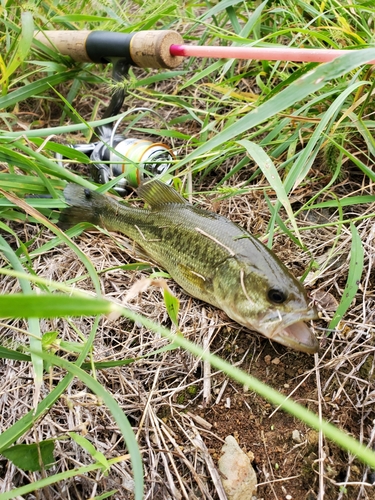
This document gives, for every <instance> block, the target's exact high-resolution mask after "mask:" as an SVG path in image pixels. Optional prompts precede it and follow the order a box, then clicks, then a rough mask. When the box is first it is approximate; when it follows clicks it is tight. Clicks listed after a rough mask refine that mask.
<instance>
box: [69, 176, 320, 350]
mask: <svg viewBox="0 0 375 500" xmlns="http://www.w3.org/2000/svg"><path fill="white" fill-rule="evenodd" d="M138 193H139V195H140V196H141V197H142V198H143V199H144V200H145V201H146V202H147V203H148V204H149V205H150V208H149V209H148V208H144V209H140V208H133V207H129V206H125V205H123V204H120V203H118V202H116V201H115V200H113V199H112V198H110V197H108V196H103V195H100V194H98V193H96V192H93V191H89V190H87V189H86V190H85V189H84V188H82V187H80V186H77V185H74V184H69V185H68V186H67V188H66V189H65V191H64V195H65V198H66V201H67V202H68V203H69V204H70V205H71V206H70V207H68V208H67V209H65V210H64V211H63V213H62V215H61V218H60V225H61V226H62V227H69V226H71V225H74V224H76V223H78V222H83V221H87V222H91V223H93V224H96V225H99V226H102V227H104V228H106V229H108V230H110V231H119V232H122V233H124V234H125V235H127V236H128V237H130V238H131V239H133V240H134V241H135V242H136V243H137V244H138V245H139V246H141V247H142V248H143V250H144V251H145V252H146V253H147V254H148V255H149V256H150V257H151V258H152V259H153V260H154V261H155V262H157V263H158V264H159V265H160V266H161V267H163V268H164V269H166V270H167V271H168V272H169V274H170V275H171V277H172V278H173V279H174V280H175V281H176V282H177V283H178V284H180V285H181V287H182V288H184V289H185V291H187V292H188V293H189V294H191V295H193V296H194V297H197V298H199V299H201V300H204V301H206V302H208V303H210V304H212V305H214V306H217V307H219V308H221V309H223V310H224V311H225V312H226V313H227V314H228V316H230V317H231V318H232V319H234V320H235V321H237V322H238V323H240V324H242V325H244V326H247V327H248V328H250V329H254V330H256V331H258V332H260V333H262V334H263V335H266V336H267V337H269V338H271V339H273V340H275V341H277V342H280V343H283V344H284V345H288V346H290V347H293V348H294V349H297V350H301V351H304V352H316V351H317V348H318V343H317V340H316V337H315V336H314V335H313V334H312V332H310V330H309V329H308V328H307V326H306V325H305V324H304V323H303V321H306V320H309V319H313V318H314V317H316V311H315V310H314V309H313V308H311V307H309V305H308V301H307V297H306V293H305V291H304V288H303V286H302V285H301V283H300V282H299V281H298V280H296V279H295V278H294V277H293V276H292V275H291V274H290V273H289V271H288V269H287V268H286V267H285V266H284V264H282V263H281V262H280V260H279V259H278V258H277V257H276V256H275V254H274V253H273V252H272V251H271V250H270V249H268V248H267V247H266V246H264V245H263V244H262V243H261V242H260V241H259V240H258V239H257V238H255V237H254V236H252V235H251V234H250V233H248V232H247V231H246V230H245V229H243V228H241V227H240V226H237V225H236V224H234V223H233V222H231V221H230V220H229V219H227V218H225V217H223V216H221V215H218V214H215V213H213V212H209V211H206V210H202V209H200V208H198V207H194V206H193V205H191V204H190V203H188V202H187V201H186V200H185V199H184V198H182V197H181V196H180V195H179V194H178V193H177V192H176V191H174V190H173V189H172V188H171V187H169V186H167V185H165V184H163V183H161V182H159V181H152V182H148V183H146V184H143V185H142V186H141V187H140V188H139V189H138Z"/></svg>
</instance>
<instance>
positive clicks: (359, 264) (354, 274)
mask: <svg viewBox="0 0 375 500" xmlns="http://www.w3.org/2000/svg"><path fill="white" fill-rule="evenodd" d="M350 230H351V233H352V247H351V251H350V264H349V273H348V279H347V282H346V285H345V289H344V291H343V294H342V297H341V300H340V304H339V306H338V308H337V311H336V313H335V314H334V316H333V318H332V320H331V322H330V324H329V325H328V329H330V330H333V329H334V328H336V326H337V325H338V324H339V322H340V321H341V319H342V318H343V316H344V314H345V313H346V311H347V310H348V308H349V306H350V304H351V303H352V301H353V299H354V297H355V294H356V293H357V290H358V286H359V284H360V282H361V277H362V272H363V264H364V262H363V259H364V249H363V245H362V241H361V238H360V236H359V233H358V230H357V228H356V227H355V226H354V224H350Z"/></svg>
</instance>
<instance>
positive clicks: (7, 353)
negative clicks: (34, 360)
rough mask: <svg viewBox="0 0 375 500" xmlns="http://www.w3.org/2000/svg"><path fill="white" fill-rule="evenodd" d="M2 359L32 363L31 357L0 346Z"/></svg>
mask: <svg viewBox="0 0 375 500" xmlns="http://www.w3.org/2000/svg"><path fill="white" fill-rule="evenodd" d="M0 358H2V359H15V360H17V361H31V357H30V356H28V355H27V354H23V353H22V352H18V351H14V350H13V349H8V348H7V347H4V346H0Z"/></svg>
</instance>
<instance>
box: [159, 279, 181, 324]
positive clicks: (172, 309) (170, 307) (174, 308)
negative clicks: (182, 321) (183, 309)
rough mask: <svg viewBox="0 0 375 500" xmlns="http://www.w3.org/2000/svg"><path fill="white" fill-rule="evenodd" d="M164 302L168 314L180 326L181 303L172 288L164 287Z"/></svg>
mask: <svg viewBox="0 0 375 500" xmlns="http://www.w3.org/2000/svg"><path fill="white" fill-rule="evenodd" d="M163 293H164V303H165V307H166V309H167V313H168V316H169V317H170V318H171V320H172V322H173V323H174V325H175V326H177V327H178V311H179V307H180V303H179V300H178V298H177V297H175V296H174V295H173V293H171V291H170V290H167V289H166V288H165V289H164V292H163Z"/></svg>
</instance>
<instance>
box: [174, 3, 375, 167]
mask: <svg viewBox="0 0 375 500" xmlns="http://www.w3.org/2000/svg"><path fill="white" fill-rule="evenodd" d="M220 3H221V2H220ZM372 59H375V49H365V50H363V51H361V53H360V54H358V53H356V54H347V55H344V56H341V57H338V58H337V59H335V60H334V61H332V62H329V63H326V64H321V65H319V66H317V67H316V68H315V69H314V70H312V71H311V72H310V73H308V74H306V75H304V76H302V77H301V78H299V79H298V80H297V81H295V82H293V83H292V84H291V85H289V87H288V88H286V89H285V90H283V91H282V92H280V93H279V94H278V95H277V96H275V97H272V98H271V99H269V100H268V101H266V102H265V103H263V104H262V105H261V106H259V107H257V108H256V109H254V110H253V111H251V112H250V113H249V114H247V115H246V116H244V117H243V118H240V119H239V120H237V121H236V122H235V123H234V124H233V125H230V126H229V127H227V128H226V129H224V130H223V131H222V132H220V133H219V134H217V135H215V136H214V137H213V138H212V139H210V140H209V141H207V142H206V143H205V144H203V145H202V146H200V147H198V148H197V149H196V150H195V151H193V152H192V153H190V154H189V155H187V156H186V157H185V158H184V159H183V160H181V161H180V162H179V164H178V165H177V168H180V167H182V166H183V165H186V164H188V163H190V162H192V161H193V160H195V159H196V158H198V157H199V156H202V155H204V154H205V153H207V152H208V151H210V150H212V149H214V148H216V147H219V146H221V145H222V144H225V143H227V142H228V141H231V140H232V139H234V138H235V137H237V136H238V135H240V134H243V133H244V132H246V131H248V130H250V129H251V128H253V127H255V126H256V125H259V124H260V123H263V122H264V121H265V120H267V119H269V118H270V117H272V116H274V115H276V114H277V113H280V112H281V111H283V110H284V109H286V108H288V107H290V106H293V105H294V104H295V103H297V102H299V101H301V100H302V99H303V98H305V97H306V96H308V95H309V94H312V93H315V92H317V91H318V90H319V89H321V88H323V87H324V85H326V84H327V83H328V82H329V81H330V80H332V79H334V78H338V77H339V76H342V75H344V74H346V73H348V72H349V71H351V70H353V69H355V68H356V67H358V66H360V65H361V64H366V63H367V62H368V61H371V60H372Z"/></svg>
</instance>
